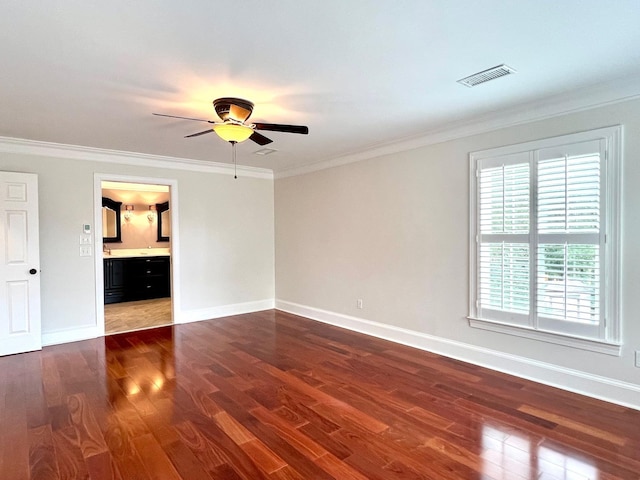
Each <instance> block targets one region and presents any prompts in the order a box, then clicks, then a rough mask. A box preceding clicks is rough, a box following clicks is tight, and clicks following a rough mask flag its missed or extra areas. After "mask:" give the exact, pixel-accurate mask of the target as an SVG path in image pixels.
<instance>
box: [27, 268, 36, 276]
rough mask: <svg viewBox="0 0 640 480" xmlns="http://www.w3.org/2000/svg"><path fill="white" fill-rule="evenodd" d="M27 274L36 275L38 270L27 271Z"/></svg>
mask: <svg viewBox="0 0 640 480" xmlns="http://www.w3.org/2000/svg"><path fill="white" fill-rule="evenodd" d="M29 273H30V274H31V275H35V274H36V273H38V270H36V269H35V268H32V269H31V270H29Z"/></svg>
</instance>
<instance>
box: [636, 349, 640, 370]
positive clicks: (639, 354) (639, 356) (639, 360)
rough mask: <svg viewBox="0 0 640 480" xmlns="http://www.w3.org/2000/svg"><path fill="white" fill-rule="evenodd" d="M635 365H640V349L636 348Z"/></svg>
mask: <svg viewBox="0 0 640 480" xmlns="http://www.w3.org/2000/svg"><path fill="white" fill-rule="evenodd" d="M636 367H640V350H636Z"/></svg>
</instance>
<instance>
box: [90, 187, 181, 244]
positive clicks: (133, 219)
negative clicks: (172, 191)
mask: <svg viewBox="0 0 640 480" xmlns="http://www.w3.org/2000/svg"><path fill="white" fill-rule="evenodd" d="M102 195H103V196H104V197H107V198H110V199H111V200H113V201H116V202H122V207H121V208H122V211H121V213H120V225H121V232H122V235H121V237H122V242H121V243H110V244H109V245H108V247H109V248H110V249H111V250H118V249H127V248H169V247H170V246H171V243H170V242H158V220H157V215H156V212H154V220H153V222H149V218H148V217H147V214H148V213H149V205H155V204H157V203H164V202H167V201H169V192H147V191H135V190H130V191H129V190H110V189H104V188H103V189H102ZM125 205H133V207H134V210H133V211H132V212H131V216H130V218H129V220H126V219H125V218H124V212H125V210H124V207H125ZM169 213H170V210H169Z"/></svg>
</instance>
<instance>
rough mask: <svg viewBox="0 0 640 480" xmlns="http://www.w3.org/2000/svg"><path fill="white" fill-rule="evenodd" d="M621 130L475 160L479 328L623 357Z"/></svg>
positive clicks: (474, 299) (474, 307)
mask: <svg viewBox="0 0 640 480" xmlns="http://www.w3.org/2000/svg"><path fill="white" fill-rule="evenodd" d="M621 130H622V129H621V127H609V128H604V129H599V130H594V131H590V132H583V133H578V134H573V135H566V136H563V137H556V138H551V139H546V140H540V141H537V142H530V143H527V144H521V145H513V146H509V147H503V148H498V149H492V150H487V151H483V152H476V153H473V154H471V242H470V243H471V245H470V252H471V276H470V278H471V286H470V300H471V301H470V305H471V308H470V310H471V311H470V314H469V318H470V322H471V325H472V326H474V327H479V328H485V329H489V330H495V331H500V332H503V333H512V334H515V335H520V336H527V337H532V338H538V339H542V340H547V341H551V342H553V343H561V344H566V345H571V346H577V347H580V348H587V349H590V350H596V351H602V352H603V353H612V354H619V345H618V340H619V332H620V326H619V316H618V305H619V302H618V271H619V268H618V248H617V244H618V231H619V224H618V223H619V220H618V213H619V212H618V210H619V203H620V198H619V194H620V188H619V183H620V182H619V173H618V172H619V164H620V158H619V157H620V138H621V133H622V132H621Z"/></svg>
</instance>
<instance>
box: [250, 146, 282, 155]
mask: <svg viewBox="0 0 640 480" xmlns="http://www.w3.org/2000/svg"><path fill="white" fill-rule="evenodd" d="M274 152H277V150H275V149H273V148H261V149H260V150H256V151H255V152H253V153H254V154H255V155H271V154H272V153H274Z"/></svg>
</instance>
